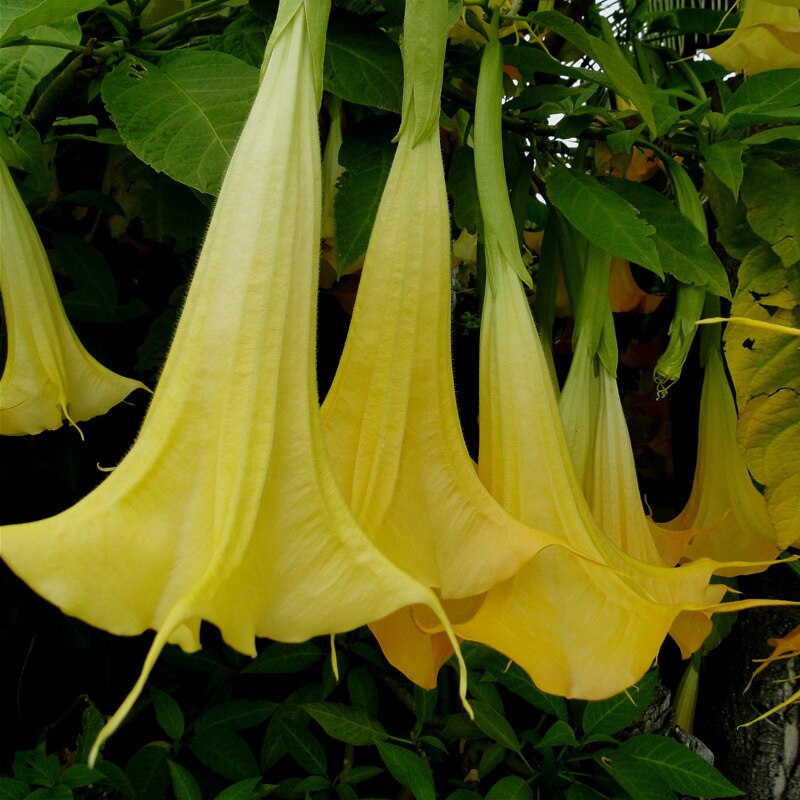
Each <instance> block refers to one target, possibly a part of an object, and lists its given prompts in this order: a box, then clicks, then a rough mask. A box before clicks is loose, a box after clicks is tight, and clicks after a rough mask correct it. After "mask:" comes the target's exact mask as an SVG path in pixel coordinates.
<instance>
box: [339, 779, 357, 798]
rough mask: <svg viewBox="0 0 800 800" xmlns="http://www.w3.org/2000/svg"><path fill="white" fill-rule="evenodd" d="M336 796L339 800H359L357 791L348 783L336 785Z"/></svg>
mask: <svg viewBox="0 0 800 800" xmlns="http://www.w3.org/2000/svg"><path fill="white" fill-rule="evenodd" d="M336 796H337V797H338V798H339V800H358V795H357V794H356V790H355V789H354V788H353V787H352V786H348V784H346V783H339V784H337V785H336Z"/></svg>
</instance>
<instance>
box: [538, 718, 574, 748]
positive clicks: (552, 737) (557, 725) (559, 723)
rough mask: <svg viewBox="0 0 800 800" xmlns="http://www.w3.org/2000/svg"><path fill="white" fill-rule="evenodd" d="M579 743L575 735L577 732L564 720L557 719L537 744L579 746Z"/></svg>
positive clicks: (543, 745)
mask: <svg viewBox="0 0 800 800" xmlns="http://www.w3.org/2000/svg"><path fill="white" fill-rule="evenodd" d="M578 744H579V742H578V740H577V738H576V737H575V732H574V731H573V730H572V728H570V726H569V725H568V724H567V723H566V722H564V720H562V719H559V720H556V721H555V722H554V723H553V724H552V725H551V726H550V727H549V728H548V729H547V730H546V731H545V734H544V736H542V738H541V739H540V740H539V741H538V743H537V744H536V747H537V748H544V747H560V746H563V745H569V746H570V747H577V746H578Z"/></svg>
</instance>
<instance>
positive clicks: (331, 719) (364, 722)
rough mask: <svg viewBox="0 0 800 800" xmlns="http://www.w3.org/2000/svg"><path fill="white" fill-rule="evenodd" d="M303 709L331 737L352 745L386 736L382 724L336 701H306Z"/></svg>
mask: <svg viewBox="0 0 800 800" xmlns="http://www.w3.org/2000/svg"><path fill="white" fill-rule="evenodd" d="M303 709H304V710H305V711H306V712H308V714H309V715H310V716H311V717H312V718H313V719H314V720H316V721H317V722H318V723H319V724H320V725H321V726H322V729H323V730H324V731H325V733H327V734H328V736H330V737H331V738H333V739H338V740H339V741H341V742H347V743H348V744H354V745H365V744H377V743H378V742H382V741H383V740H384V739H386V737H387V733H386V731H385V730H384V729H383V726H382V725H381V724H380V722H378V721H377V720H375V719H372V718H371V717H369V716H368V715H367V714H365V713H364V712H363V711H359V710H358V709H356V708H349V707H348V706H343V705H340V704H338V703H306V704H305V705H304V706H303Z"/></svg>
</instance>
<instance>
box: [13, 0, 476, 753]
mask: <svg viewBox="0 0 800 800" xmlns="http://www.w3.org/2000/svg"><path fill="white" fill-rule="evenodd" d="M286 9H289V13H288V16H287V14H286V13H283V12H284V11H285V10H286ZM327 9H328V4H327V3H326V2H315V3H312V2H311V1H310V0H305V2H303V0H291V2H288V3H282V4H281V9H280V11H279V20H280V21H281V24H280V25H278V24H277V23H276V27H275V30H274V32H273V36H272V38H271V39H270V45H269V50H268V53H269V59H268V63H267V66H266V70H265V77H264V80H263V81H262V84H261V86H260V88H259V91H258V94H257V96H256V99H255V101H254V104H253V107H252V110H251V112H250V115H249V117H248V120H247V123H246V124H245V126H244V129H243V131H242V134H241V137H240V140H239V142H238V144H237V146H236V149H235V151H234V154H233V157H232V159H231V162H230V165H229V167H228V171H227V174H226V176H225V180H224V182H223V186H222V189H221V191H220V195H219V199H218V202H217V205H216V208H215V210H214V214H213V216H212V220H211V223H210V225H209V230H208V233H207V236H206V240H205V242H204V244H203V248H202V251H201V254H200V257H199V260H198V264H197V268H196V271H195V276H194V279H193V281H192V284H191V287H190V290H189V293H188V296H187V300H186V305H185V307H184V310H183V313H182V315H181V320H180V322H179V324H178V328H177V331H176V334H175V339H174V341H173V344H172V347H171V349H170V352H169V355H168V357H167V361H166V364H165V366H164V371H163V374H162V376H161V379H160V381H159V383H158V386H157V388H156V392H155V395H154V397H153V401H152V403H151V406H150V409H149V410H148V413H147V415H146V417H145V420H144V423H143V426H142V430H141V432H140V434H139V436H138V438H137V440H136V442H135V443H134V445H133V447H132V449H131V450H130V452H129V453H128V454H127V455H126V457H125V458H124V459H123V460H122V462H121V463H120V464H119V466H118V467H117V469H116V470H114V472H112V473H111V474H110V475H109V476H108V478H106V480H105V481H104V482H103V483H102V484H101V485H100V486H99V487H98V488H97V489H96V490H94V491H93V492H92V493H91V494H89V495H87V496H86V497H85V498H84V499H83V500H81V501H80V502H79V503H77V504H76V505H75V506H73V507H72V508H70V509H68V510H66V511H65V512H63V513H61V514H59V515H57V516H55V517H51V518H49V519H45V520H40V521H38V522H32V523H27V524H21V525H11V526H8V527H6V528H4V529H3V531H2V555H3V558H4V559H5V560H6V562H7V563H8V564H9V566H10V567H11V568H12V569H13V570H14V571H15V572H16V573H17V574H18V575H19V576H20V577H21V578H22V579H23V580H25V581H26V582H27V583H29V584H30V585H31V586H32V587H33V588H34V589H35V590H36V591H38V592H39V593H40V594H42V595H43V596H45V597H46V598H47V599H49V600H50V601H51V602H53V603H55V604H56V605H58V606H59V607H60V608H61V609H62V610H63V611H64V612H65V613H68V614H71V615H73V616H76V617H79V618H80V619H82V620H84V621H86V622H89V623H90V624H93V625H95V626H97V627H100V628H103V629H105V630H108V631H110V632H112V633H116V634H123V635H130V634H137V633H140V632H141V631H144V630H146V629H148V628H152V629H155V630H156V631H157V635H156V638H155V640H154V641H153V644H152V646H151V649H150V652H149V654H148V656H147V659H146V661H145V665H144V669H143V671H142V674H141V676H140V678H139V680H138V681H137V683H136V685H135V686H134V688H133V690H132V691H131V693H130V694H129V696H128V698H127V699H126V700H125V702H124V703H123V705H122V707H121V708H120V710H119V711H118V713H117V714H115V715H114V716H113V717H112V719H111V720H110V722H109V723H108V725H107V727H106V728H105V730H104V732H103V733H102V734H101V737H100V741H99V742H98V743H97V745H96V746H95V748H94V750H93V755H96V753H97V750H98V748H99V746H100V744H101V743H102V741H103V740H104V739H105V738H107V736H108V735H110V734H111V733H112V732H113V730H114V729H115V728H116V727H117V726H118V725H119V723H120V722H121V720H122V718H123V717H124V715H125V713H126V712H127V711H128V710H129V709H130V707H131V705H132V703H133V702H134V701H135V699H136V697H137V696H138V694H139V692H140V691H141V689H142V687H143V686H144V682H145V680H146V678H147V674H148V672H149V670H150V669H151V668H152V666H153V664H154V663H155V661H156V659H157V657H158V655H159V653H160V651H161V649H162V648H163V646H164V645H165V644H166V643H167V642H173V643H177V644H179V645H180V646H181V647H183V648H184V649H187V650H191V649H197V648H198V647H199V646H200V641H199V631H200V624H201V621H203V620H206V621H209V622H211V623H212V624H214V625H216V626H217V627H218V628H219V630H220V632H221V634H222V637H223V639H224V640H225V641H226V642H227V643H228V644H229V645H230V646H232V647H234V648H235V649H237V650H239V651H240V652H243V653H247V654H250V655H254V654H255V652H256V651H255V637H256V636H266V637H270V638H272V639H276V640H279V641H284V642H300V641H304V640H306V639H308V638H309V637H311V636H315V635H322V634H330V633H338V632H343V631H347V630H351V629H353V628H355V627H358V626H360V625H363V624H366V623H368V622H371V621H373V620H377V619H382V618H383V617H386V616H388V615H389V614H391V613H393V612H395V611H396V610H397V609H399V608H403V607H405V606H411V605H425V606H428V607H429V608H430V609H431V610H432V612H433V613H434V614H436V615H437V616H438V617H439V618H440V619H441V621H442V625H443V627H444V630H445V632H446V634H447V635H449V637H450V642H451V646H452V647H454V648H455V649H456V656H457V658H458V661H459V664H460V665H461V669H462V672H461V683H460V690H461V696H462V698H465V696H466V683H465V682H466V671H465V669H464V666H463V660H462V659H461V655H460V652H459V651H458V646H457V642H456V640H455V637H454V636H453V634H452V630H451V627H450V624H449V622H448V621H447V619H446V616H445V614H444V611H443V610H442V607H441V604H440V602H439V600H438V599H437V598H436V596H435V595H434V593H433V592H432V591H431V590H430V589H429V588H427V587H425V586H423V585H422V584H421V583H419V582H418V581H416V580H414V579H412V578H411V577H410V576H409V575H408V574H406V573H405V572H403V571H401V570H400V569H398V567H396V566H395V565H394V564H392V563H391V561H389V560H388V559H387V558H386V557H385V556H383V555H382V554H381V553H380V552H379V551H378V550H377V549H376V548H375V547H374V545H373V544H372V543H371V542H370V541H369V539H368V538H367V536H366V535H365V534H364V532H363V531H362V530H361V528H360V527H359V526H358V524H357V523H356V521H355V520H354V519H353V516H352V514H351V513H350V511H349V509H348V508H347V505H346V503H345V501H344V498H343V497H342V495H341V492H340V491H339V489H338V487H337V485H336V480H335V478H334V475H333V473H332V471H331V467H330V462H329V460H328V455H327V452H326V450H325V446H324V442H323V437H322V430H321V426H320V419H319V407H318V405H317V388H316V376H315V357H314V352H315V348H314V344H315V337H316V330H315V328H316V307H315V302H316V292H317V274H318V242H319V230H320V213H321V209H320V206H321V180H320V158H319V157H314V155H313V154H315V153H316V154H318V153H319V134H318V129H317V109H318V94H317V86H318V84H319V80H315V72H314V67H315V64H316V65H319V66H320V69H321V63H322V59H321V57H319V56H320V54H319V53H316V56H317V57H316V58H315V57H314V54H313V53H312V49H313V42H314V41H321V42H322V43H323V44H324V36H323V37H317V38H316V39H315V38H312V37H310V34H309V30H311V33H312V34H313V32H314V26H315V25H317V26H319V25H321V26H322V30H323V32H324V27H325V19H326V15H325V14H326V13H327ZM323 11H324V12H325V14H323ZM316 77H317V78H319V76H318V75H317V76H316ZM231 253H236V254H237V260H236V262H235V263H232V262H231ZM198 453H202V454H203V457H202V458H200V459H198V457H197V454H198ZM465 703H466V701H465Z"/></svg>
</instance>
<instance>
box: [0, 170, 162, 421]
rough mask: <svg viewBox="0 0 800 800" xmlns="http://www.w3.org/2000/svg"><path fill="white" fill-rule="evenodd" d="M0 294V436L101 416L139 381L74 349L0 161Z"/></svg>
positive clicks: (38, 247) (40, 249)
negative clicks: (2, 323)
mask: <svg viewBox="0 0 800 800" xmlns="http://www.w3.org/2000/svg"><path fill="white" fill-rule="evenodd" d="M0 293H2V295H3V308H4V310H5V317H6V329H7V331H8V355H7V358H6V365H5V369H4V371H3V377H2V378H1V379H0V433H2V434H4V435H6V436H17V435H21V434H30V433H40V432H41V431H43V430H48V429H49V430H54V429H56V428H59V427H61V425H62V423H63V422H64V420H68V421H69V422H70V423H71V424H73V425H74V424H75V423H77V422H81V421H83V420H87V419H91V418H92V417H96V416H98V415H100V414H105V413H106V412H107V411H108V410H109V409H110V408H112V407H113V406H115V405H117V403H119V402H121V401H122V400H124V399H125V398H126V397H127V396H128V395H129V394H130V393H131V392H132V391H133V390H134V389H146V388H147V387H146V386H145V385H144V384H143V383H140V382H139V381H136V380H133V379H131V378H124V377H123V376H122V375H117V373H115V372H112V371H111V370H110V369H107V368H106V367H104V366H103V365H102V364H100V363H99V362H98V361H96V360H95V359H94V358H92V356H91V355H89V353H88V352H86V348H84V346H83V345H82V344H81V343H80V340H79V339H78V337H77V335H76V334H75V331H74V330H73V328H72V325H70V323H69V320H68V319H67V315H66V314H65V313H64V307H63V306H62V305H61V299H60V297H59V295H58V289H57V288H56V283H55V280H54V279H53V273H52V271H51V269H50V263H49V261H48V259H47V254H46V253H45V250H44V246H43V245H42V242H41V239H40V238H39V234H38V233H37V232H36V227H35V226H34V224H33V220H32V219H31V216H30V214H29V213H28V209H27V208H25V204H24V203H23V202H22V198H21V197H20V195H19V192H18V191H17V187H16V186H15V185H14V180H13V179H12V177H11V174H10V173H9V171H8V167H7V166H6V164H5V162H4V161H2V159H0Z"/></svg>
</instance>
